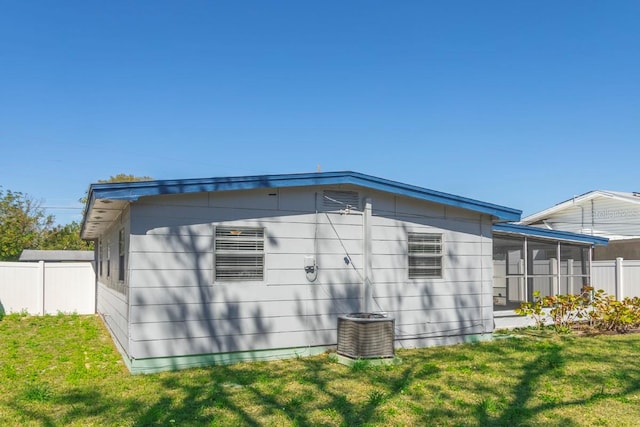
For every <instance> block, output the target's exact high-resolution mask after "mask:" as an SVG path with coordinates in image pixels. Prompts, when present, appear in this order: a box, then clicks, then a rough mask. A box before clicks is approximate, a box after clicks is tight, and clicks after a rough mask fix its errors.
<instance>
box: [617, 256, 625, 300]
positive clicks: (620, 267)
mask: <svg viewBox="0 0 640 427" xmlns="http://www.w3.org/2000/svg"><path fill="white" fill-rule="evenodd" d="M623 298H624V259H623V258H622V257H618V258H616V299H617V300H618V301H622V299H623Z"/></svg>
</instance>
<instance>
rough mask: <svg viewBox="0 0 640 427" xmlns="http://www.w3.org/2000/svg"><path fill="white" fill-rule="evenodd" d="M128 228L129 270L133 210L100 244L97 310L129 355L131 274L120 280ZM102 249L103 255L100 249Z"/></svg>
mask: <svg viewBox="0 0 640 427" xmlns="http://www.w3.org/2000/svg"><path fill="white" fill-rule="evenodd" d="M123 229H124V236H125V269H126V266H127V265H128V244H129V238H128V236H129V232H130V230H131V226H130V210H129V209H127V210H125V211H124V212H123V213H122V215H121V216H120V217H119V218H118V219H117V220H116V221H115V223H114V224H113V225H112V226H111V227H110V228H109V229H108V230H107V232H106V233H105V234H104V235H103V236H102V237H101V239H100V241H99V242H98V243H97V248H96V271H97V275H96V276H97V281H98V284H97V293H98V296H97V311H98V313H99V314H101V315H102V317H103V319H104V322H105V323H106V324H107V326H108V328H109V330H110V331H111V334H112V335H113V337H114V339H115V340H116V344H117V345H118V346H119V348H120V350H123V351H124V352H125V353H127V354H128V353H129V325H128V319H129V305H128V301H129V287H128V277H127V271H125V274H124V278H125V280H119V277H120V274H119V273H120V266H119V262H118V256H119V249H120V248H119V235H120V230H123ZM101 249H102V253H101V252H100V250H101Z"/></svg>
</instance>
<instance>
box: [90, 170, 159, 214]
mask: <svg viewBox="0 0 640 427" xmlns="http://www.w3.org/2000/svg"><path fill="white" fill-rule="evenodd" d="M138 181H153V178H151V177H150V176H135V175H131V174H126V173H119V174H117V175H112V176H110V177H109V179H99V180H98V183H99V184H105V183H108V182H138ZM88 197H89V195H88V194H87V193H84V196H83V197H81V198H80V202H81V203H82V204H84V205H86V204H87V199H88ZM85 209H86V206H85Z"/></svg>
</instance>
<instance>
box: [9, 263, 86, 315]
mask: <svg viewBox="0 0 640 427" xmlns="http://www.w3.org/2000/svg"><path fill="white" fill-rule="evenodd" d="M95 308H96V294H95V271H94V267H93V263H91V262H44V261H40V262H0V311H2V312H5V313H19V312H25V311H26V312H27V313H29V314H35V315H38V314H40V315H41V314H57V313H59V312H63V313H78V314H93V313H95V311H96V310H95Z"/></svg>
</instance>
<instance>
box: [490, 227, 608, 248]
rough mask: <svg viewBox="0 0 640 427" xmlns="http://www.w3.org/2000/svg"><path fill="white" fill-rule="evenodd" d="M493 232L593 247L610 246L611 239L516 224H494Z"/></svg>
mask: <svg viewBox="0 0 640 427" xmlns="http://www.w3.org/2000/svg"><path fill="white" fill-rule="evenodd" d="M493 231H497V232H502V233H510V234H519V235H525V236H532V237H540V238H545V239H553V240H563V241H570V242H578V243H589V244H592V245H600V246H607V245H608V244H609V239H607V238H606V237H599V236H590V235H588V234H578V233H571V232H568V231H558V230H549V229H546V228H540V227H534V226H531V225H521V224H514V223H510V222H507V223H500V224H494V225H493Z"/></svg>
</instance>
